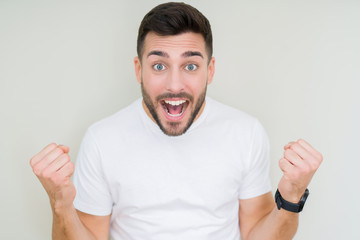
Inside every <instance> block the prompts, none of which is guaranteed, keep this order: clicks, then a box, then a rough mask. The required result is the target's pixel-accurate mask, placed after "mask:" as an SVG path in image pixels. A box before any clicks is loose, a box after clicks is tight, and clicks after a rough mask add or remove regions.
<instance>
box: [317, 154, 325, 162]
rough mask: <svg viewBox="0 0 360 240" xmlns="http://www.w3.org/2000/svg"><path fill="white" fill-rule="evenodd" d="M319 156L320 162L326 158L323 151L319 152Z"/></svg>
mask: <svg viewBox="0 0 360 240" xmlns="http://www.w3.org/2000/svg"><path fill="white" fill-rule="evenodd" d="M318 158H319V162H320V163H322V161H323V160H324V156H323V155H322V154H321V153H319V156H318Z"/></svg>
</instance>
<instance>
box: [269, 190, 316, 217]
mask: <svg viewBox="0 0 360 240" xmlns="http://www.w3.org/2000/svg"><path fill="white" fill-rule="evenodd" d="M308 196H309V190H308V189H306V190H305V192H304V194H303V195H302V197H301V199H300V200H299V201H298V202H296V203H293V202H289V201H287V200H285V199H284V198H283V196H282V195H281V193H280V192H279V189H278V190H277V191H276V193H275V202H276V206H277V209H278V210H281V208H282V209H285V210H287V211H290V212H294V213H299V212H301V211H302V209H303V207H304V204H305V201H306V199H307V197H308Z"/></svg>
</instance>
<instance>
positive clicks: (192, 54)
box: [147, 50, 204, 58]
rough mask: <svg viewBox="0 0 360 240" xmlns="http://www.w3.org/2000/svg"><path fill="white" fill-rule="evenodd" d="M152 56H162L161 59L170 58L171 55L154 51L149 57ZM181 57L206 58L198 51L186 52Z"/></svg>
mask: <svg viewBox="0 0 360 240" xmlns="http://www.w3.org/2000/svg"><path fill="white" fill-rule="evenodd" d="M151 55H156V56H160V57H166V58H169V54H167V53H166V52H163V51H158V50H154V51H151V52H149V54H148V55H147V57H150V56H151ZM181 56H182V57H193V56H199V57H201V58H204V56H203V55H202V54H201V52H196V51H187V52H184V53H183V54H181Z"/></svg>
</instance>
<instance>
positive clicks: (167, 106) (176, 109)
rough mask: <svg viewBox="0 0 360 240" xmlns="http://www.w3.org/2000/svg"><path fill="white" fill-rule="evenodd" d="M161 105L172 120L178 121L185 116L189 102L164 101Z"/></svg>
mask: <svg viewBox="0 0 360 240" xmlns="http://www.w3.org/2000/svg"><path fill="white" fill-rule="evenodd" d="M161 105H162V107H163V109H164V111H165V113H166V115H167V117H168V118H170V120H178V119H180V118H181V117H182V116H183V114H184V112H185V110H186V108H187V106H188V105H189V102H188V101H186V100H176V101H174V100H162V101H161Z"/></svg>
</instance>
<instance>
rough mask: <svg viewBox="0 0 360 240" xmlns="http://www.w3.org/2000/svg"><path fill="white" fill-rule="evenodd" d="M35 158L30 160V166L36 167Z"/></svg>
mask: <svg viewBox="0 0 360 240" xmlns="http://www.w3.org/2000/svg"><path fill="white" fill-rule="evenodd" d="M34 161H35V156H34V157H32V158H31V159H30V166H34Z"/></svg>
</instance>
